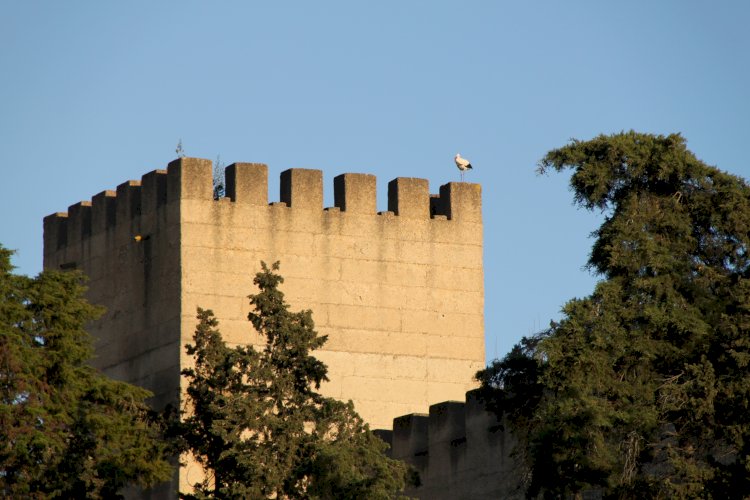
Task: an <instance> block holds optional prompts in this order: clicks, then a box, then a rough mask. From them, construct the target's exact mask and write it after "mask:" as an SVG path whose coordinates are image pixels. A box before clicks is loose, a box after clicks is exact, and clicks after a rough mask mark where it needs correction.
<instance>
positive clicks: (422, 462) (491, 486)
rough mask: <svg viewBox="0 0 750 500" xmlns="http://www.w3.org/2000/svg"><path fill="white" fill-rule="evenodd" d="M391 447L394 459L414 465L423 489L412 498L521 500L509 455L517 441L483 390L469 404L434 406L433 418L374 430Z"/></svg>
mask: <svg viewBox="0 0 750 500" xmlns="http://www.w3.org/2000/svg"><path fill="white" fill-rule="evenodd" d="M376 432H377V434H378V435H379V436H380V437H381V438H382V439H384V440H385V441H386V442H388V443H389V444H390V445H391V449H390V453H391V456H392V457H393V458H396V459H399V460H403V461H405V462H407V463H409V464H411V465H412V466H413V467H414V468H415V469H416V470H417V472H418V473H419V475H420V481H421V485H420V486H419V487H417V488H413V489H412V490H409V491H407V492H406V493H407V494H409V495H416V496H418V497H419V498H430V499H443V498H445V499H454V498H516V497H517V498H522V497H523V495H522V493H521V490H520V489H519V488H518V487H519V480H520V475H519V473H518V470H517V469H515V463H514V460H513V458H512V456H511V453H512V451H513V446H514V444H515V440H514V438H513V436H512V434H511V433H510V432H509V430H508V429H506V427H505V424H504V421H503V419H502V418H499V417H498V415H497V414H495V413H494V412H491V411H488V410H487V409H486V405H485V403H484V401H483V398H482V392H481V390H479V389H477V390H473V391H469V392H467V393H466V401H465V402H463V401H445V402H442V403H437V404H433V405H431V406H430V411H429V414H428V415H426V414H409V415H403V416H401V417H397V418H395V419H394V421H393V431H392V432H383V431H376Z"/></svg>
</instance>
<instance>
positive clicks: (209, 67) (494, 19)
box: [0, 0, 750, 359]
mask: <svg viewBox="0 0 750 500" xmlns="http://www.w3.org/2000/svg"><path fill="white" fill-rule="evenodd" d="M748 24H750V2H744V1H722V2H697V1H678V0H674V1H660V2H654V1H632V2H601V1H594V0H591V1H577V2H576V1H571V2H559V1H549V2H543V1H533V2H532V1H529V2H522V1H516V2H503V1H487V2H436V1H430V2H428V1H408V2H404V1H398V2H348V1H347V2H314V3H313V2H263V3H262V5H261V3H260V2H258V3H255V4H252V3H251V2H245V1H219V2H207V1H181V2H153V1H148V2H147V1H140V2H138V1H132V2H95V1H88V2H85V1H76V2H52V1H49V2H41V1H27V2H16V1H11V0H5V1H0V165H2V167H1V168H2V172H3V180H2V183H0V214H2V215H1V217H0V242H1V243H2V244H3V245H5V246H6V247H9V248H12V249H16V250H17V251H18V253H17V256H16V258H15V261H14V262H15V265H16V266H17V267H18V270H19V271H20V272H22V273H26V274H35V273H37V272H39V271H40V270H41V265H42V218H43V217H44V216H45V215H47V214H50V213H52V212H56V211H65V210H66V209H67V207H68V206H69V205H71V204H73V203H75V202H77V201H79V200H88V199H90V198H91V196H92V195H94V194H96V193H98V192H100V191H102V190H104V189H113V188H114V187H115V186H117V185H118V184H120V183H121V182H123V181H125V180H128V179H139V178H140V176H141V175H142V174H144V173H145V172H147V171H150V170H153V169H155V168H164V167H165V165H166V164H167V163H168V162H169V161H170V160H171V159H173V158H174V156H175V153H174V150H175V146H176V143H177V141H178V139H182V142H183V145H184V148H185V151H186V153H187V154H188V155H189V156H197V157H203V158H210V159H215V158H216V156H217V155H221V159H222V160H223V161H224V162H226V163H231V162H233V161H251V162H252V161H256V162H265V163H267V164H268V165H269V167H270V171H271V178H272V185H271V199H272V200H278V194H277V193H278V173H279V172H281V171H282V170H285V169H287V168H291V167H306V168H320V169H322V170H323V171H324V177H325V182H326V190H327V193H326V205H327V206H330V205H332V204H333V203H332V179H333V177H334V176H336V175H338V174H340V173H343V172H366V173H373V174H376V175H377V176H378V183H379V187H378V196H379V199H378V205H379V209H380V210H383V209H385V206H386V198H385V192H386V184H387V182H388V181H389V180H390V179H393V178H395V177H398V176H405V177H424V178H427V179H429V181H430V186H431V190H432V191H433V192H437V189H438V187H439V186H440V185H441V184H443V183H445V182H448V181H455V180H458V172H457V171H456V169H455V167H454V165H453V155H454V154H455V153H456V152H460V153H462V154H463V156H465V157H467V158H469V159H470V160H471V161H472V162H473V164H474V166H475V170H474V171H473V172H471V173H470V175H469V177H468V180H471V181H473V182H479V183H481V184H482V186H483V190H484V222H485V269H486V274H485V283H486V336H487V357H488V359H491V358H492V357H494V356H496V355H497V356H501V355H503V354H504V353H505V352H507V351H508V350H509V349H510V348H511V347H512V345H513V344H514V343H515V342H516V341H518V340H519V339H520V338H521V336H523V335H527V334H529V333H532V332H534V331H536V330H538V329H541V328H543V327H545V326H546V325H547V324H548V322H549V320H550V319H554V318H558V317H559V310H560V307H561V306H562V304H564V303H565V302H566V301H567V300H569V299H570V298H572V297H580V296H584V295H587V294H588V293H590V291H591V290H592V288H593V286H594V283H595V280H596V278H595V277H594V276H591V275H590V274H589V273H588V272H587V271H586V270H584V269H583V266H584V264H585V262H586V259H587V257H588V253H589V249H590V246H591V243H592V241H591V239H590V238H589V233H590V232H591V231H592V230H593V229H594V228H595V227H596V226H597V224H598V221H599V216H598V215H592V214H589V213H586V212H584V211H582V210H579V209H577V208H575V207H574V206H573V205H572V196H571V193H570V192H569V190H568V188H567V183H568V177H567V175H553V176H550V177H538V176H537V175H536V174H535V172H534V169H535V165H536V163H537V161H538V160H539V159H540V158H541V157H542V156H543V155H544V154H545V152H546V151H548V150H550V149H553V148H555V147H559V146H562V145H564V144H565V143H567V141H568V140H569V139H570V138H578V139H588V138H591V137H593V136H595V135H597V134H599V133H612V132H618V131H621V130H629V129H635V130H638V131H643V132H652V133H671V132H681V133H682V134H683V135H684V136H685V137H686V138H687V139H688V144H689V147H690V148H691V149H692V150H693V151H694V152H695V153H696V155H697V156H698V157H699V158H701V159H703V160H704V161H706V162H707V163H709V164H713V165H716V166H718V167H720V168H721V169H723V170H727V171H729V172H732V173H735V174H738V175H741V176H743V177H746V178H747V177H750V164H749V163H748V161H747V158H746V152H745V147H746V145H747V143H748V141H750V96H749V95H748V93H749V92H750V29H748Z"/></svg>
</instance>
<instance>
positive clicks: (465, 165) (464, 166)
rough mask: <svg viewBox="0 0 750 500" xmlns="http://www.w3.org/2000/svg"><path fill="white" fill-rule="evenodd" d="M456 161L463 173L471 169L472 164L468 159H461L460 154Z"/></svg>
mask: <svg viewBox="0 0 750 500" xmlns="http://www.w3.org/2000/svg"><path fill="white" fill-rule="evenodd" d="M454 160H455V161H456V166H457V167H458V169H459V170H460V171H461V172H463V171H464V170H469V169H471V162H470V161H469V160H467V159H466V158H461V154H460V153H459V154H457V155H456V157H455V158H454Z"/></svg>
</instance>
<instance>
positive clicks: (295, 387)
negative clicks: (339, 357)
mask: <svg viewBox="0 0 750 500" xmlns="http://www.w3.org/2000/svg"><path fill="white" fill-rule="evenodd" d="M278 267H279V265H278V263H276V264H274V265H273V267H272V269H269V268H268V267H267V266H266V264H265V263H262V271H261V272H259V273H258V274H257V275H256V276H255V280H254V282H255V284H256V285H257V286H258V288H259V293H257V294H255V295H251V296H250V303H251V304H252V305H253V306H254V311H253V312H251V313H250V314H249V319H250V321H251V323H252V324H253V326H254V327H255V330H256V331H257V332H258V333H260V334H261V335H262V336H264V337H265V339H266V345H265V347H264V348H263V350H261V351H258V350H256V349H255V348H254V347H252V346H238V347H234V348H230V347H228V346H227V345H226V343H225V342H224V341H223V340H222V338H221V334H220V333H219V331H218V330H217V327H218V321H217V320H216V318H215V317H214V316H213V313H212V312H211V311H210V310H202V309H199V310H198V320H199V323H198V327H197V329H196V332H195V336H194V341H195V344H194V345H189V346H188V347H187V352H188V354H190V355H191V356H193V357H194V361H195V367H194V368H189V369H186V370H184V371H183V374H184V375H185V376H186V377H187V378H188V380H189V386H188V389H187V401H186V407H187V408H188V411H187V412H186V413H185V415H184V419H183V422H182V423H181V424H178V428H177V429H176V432H177V435H178V436H179V437H180V439H182V448H183V450H184V451H189V452H190V453H191V454H192V456H193V457H194V458H195V460H196V461H197V462H198V463H199V464H201V465H202V466H203V468H204V471H205V473H206V477H205V480H203V482H201V483H198V484H195V485H194V491H193V492H192V493H189V494H188V493H185V494H183V497H184V498H196V499H198V498H200V499H203V498H341V499H347V498H351V499H359V498H392V497H394V496H396V495H397V494H398V492H399V491H401V490H402V489H403V488H404V485H405V480H406V478H407V472H408V471H407V467H406V466H405V465H404V464H403V463H401V462H398V461H395V460H391V459H389V458H387V457H386V456H385V455H384V450H385V448H386V445H385V443H383V442H382V441H381V440H380V439H379V438H377V437H376V436H375V435H374V434H372V433H371V432H370V431H369V429H368V426H367V425H366V424H365V423H364V422H363V421H362V419H361V418H360V417H359V415H357V413H356V412H355V411H354V408H353V406H352V403H351V402H349V403H342V402H340V401H337V400H334V399H331V398H326V397H323V396H321V395H320V394H319V393H318V392H317V390H318V389H319V388H320V384H321V382H323V381H325V380H328V379H327V377H326V372H327V368H326V366H325V364H323V363H322V362H321V361H319V360H317V359H316V358H315V357H313V356H312V355H311V354H310V353H311V351H313V350H315V349H317V348H319V347H321V346H322V345H323V344H324V343H325V341H326V337H325V336H323V337H319V336H318V335H317V333H316V332H315V330H314V324H313V320H312V313H311V311H309V310H305V311H300V312H290V311H289V306H288V305H287V304H286V302H285V301H284V294H283V293H282V292H281V291H280V290H279V289H278V286H279V284H280V283H282V281H283V279H282V277H281V276H279V275H278V274H276V273H274V271H276V270H277V269H278Z"/></svg>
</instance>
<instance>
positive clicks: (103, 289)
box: [44, 158, 484, 481]
mask: <svg viewBox="0 0 750 500" xmlns="http://www.w3.org/2000/svg"><path fill="white" fill-rule="evenodd" d="M267 180H268V169H267V167H266V166H265V165H263V164H257V163H236V164H233V165H230V166H229V167H227V169H226V184H227V196H226V197H225V198H222V199H219V200H214V199H213V189H212V169H211V162H210V161H208V160H202V159H194V158H182V159H179V160H175V161H174V162H172V163H170V164H169V166H168V168H167V170H166V171H165V170H156V171H153V172H150V173H148V174H146V175H144V176H143V178H142V179H141V181H129V182H126V183H123V184H121V185H120V186H118V187H117V190H116V191H104V192H102V193H99V194H97V195H96V196H94V197H93V199H92V200H91V201H90V202H88V201H85V202H80V203H76V204H75V205H72V206H70V207H69V209H68V212H67V213H56V214H52V215H50V216H48V217H46V218H45V220H44V266H45V268H51V269H59V268H72V267H75V268H78V269H81V270H83V271H84V272H85V273H86V274H87V275H88V276H89V278H90V282H89V292H88V295H89V298H90V300H91V301H92V302H94V303H98V304H102V305H104V306H106V308H107V312H106V314H105V315H104V317H102V318H101V319H100V320H98V321H97V322H96V323H95V324H94V325H93V326H92V328H91V331H92V333H93V334H94V336H95V337H96V353H97V357H96V359H95V360H94V363H95V364H96V366H97V367H99V368H101V369H102V370H103V371H104V372H105V373H107V374H108V375H110V376H113V377H115V378H118V379H121V380H126V381H129V382H132V383H135V384H139V385H142V386H144V387H147V388H148V389H150V390H152V391H153V392H154V393H155V395H156V396H155V398H154V402H155V404H156V405H157V406H160V405H163V404H165V403H167V402H169V401H174V400H175V399H176V398H177V397H178V394H179V391H180V389H184V386H183V384H184V382H182V381H181V378H180V375H179V373H180V370H181V369H182V368H184V367H185V366H186V365H187V364H188V363H189V359H188V358H187V356H186V355H185V351H184V345H185V344H186V343H188V342H190V341H191V339H192V334H193V331H194V329H195V324H196V320H195V311H196V307H197V306H201V307H204V308H210V309H213V310H214V312H215V313H216V316H217V317H218V319H219V321H220V323H221V325H220V328H221V331H222V333H223V335H224V337H225V339H227V341H229V342H230V343H247V342H252V343H256V344H257V343H260V341H261V340H260V339H259V338H258V337H257V335H256V334H254V333H252V326H251V325H250V323H249V322H248V321H247V313H248V312H249V304H248V300H247V295H248V294H249V293H251V292H252V291H253V284H252V279H253V276H254V274H255V273H256V272H257V271H258V270H259V268H260V264H259V263H260V261H261V260H264V261H266V262H269V263H270V262H274V261H277V260H278V261H281V274H282V275H283V276H284V277H285V283H284V285H283V286H282V290H283V291H284V292H285V293H286V295H287V299H288V300H289V302H290V303H291V305H292V308H293V309H295V310H296V309H301V308H310V309H312V310H313V318H314V320H315V322H316V327H317V329H318V331H319V333H320V334H323V335H328V342H327V344H326V345H325V347H324V349H322V350H320V351H318V352H317V356H318V357H319V358H320V359H322V360H323V361H325V362H326V363H327V364H328V367H329V377H330V379H331V382H330V383H327V384H326V385H325V386H324V387H323V392H324V393H325V394H326V395H329V396H334V397H337V398H340V399H343V400H347V399H352V400H353V401H354V403H355V406H356V408H357V410H358V411H359V412H360V414H361V415H362V416H363V417H364V418H365V419H366V420H367V421H368V422H369V423H370V424H371V425H372V427H373V428H390V427H391V425H392V419H393V418H394V417H396V416H398V415H403V414H407V413H414V412H420V411H424V409H425V408H427V407H428V406H429V405H431V404H434V403H437V402H440V401H444V400H450V399H463V397H464V394H465V392H466V391H467V390H469V389H471V388H473V387H474V383H473V381H472V377H473V375H474V373H475V372H476V371H477V370H478V369H480V368H482V367H483V366H484V320H483V308H484V288H483V269H482V218H481V192H480V186H479V185H477V184H468V183H449V184H446V185H444V186H441V188H440V191H439V194H437V195H430V193H429V186H428V182H427V180H424V179H413V178H398V179H395V180H393V181H391V182H390V183H389V184H388V211H387V212H382V213H376V198H375V196H376V194H375V193H376V180H375V177H374V176H372V175H365V174H343V175H340V176H338V177H336V178H335V179H334V200H335V206H334V207H331V208H326V209H324V208H323V182H322V172H320V171H319V170H307V169H291V170H287V171H285V172H282V174H281V189H280V201H279V202H275V203H271V204H269V203H268V194H267V193H268V182H267ZM136 236H138V237H139V238H136ZM182 481H184V478H183V479H182Z"/></svg>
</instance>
